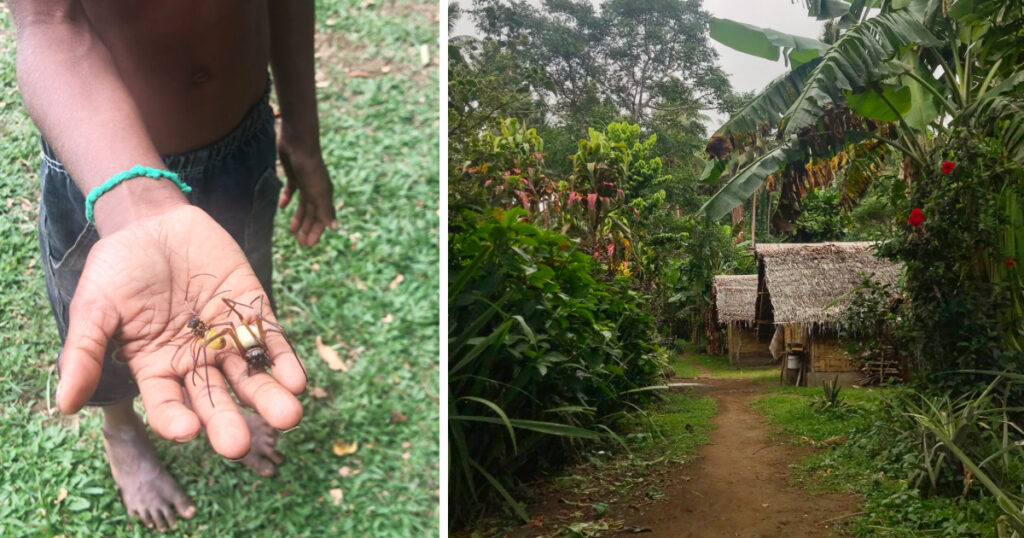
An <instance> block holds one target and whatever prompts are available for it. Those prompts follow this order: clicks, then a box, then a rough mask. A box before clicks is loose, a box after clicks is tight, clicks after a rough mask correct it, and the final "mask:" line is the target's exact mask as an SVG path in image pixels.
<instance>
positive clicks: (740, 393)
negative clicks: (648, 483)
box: [630, 377, 857, 537]
mask: <svg viewBox="0 0 1024 538" xmlns="http://www.w3.org/2000/svg"><path fill="white" fill-rule="evenodd" d="M678 381H684V380H678ZM698 381H699V382H700V383H701V384H705V385H706V386H705V387H704V388H703V389H702V390H703V391H704V392H705V393H706V394H707V395H709V396H713V397H714V398H716V399H717V400H718V414H717V415H715V418H714V422H715V424H716V425H717V429H716V430H714V431H712V432H711V435H710V438H711V442H710V443H709V444H708V445H705V446H704V447H702V448H701V450H700V452H699V454H698V456H697V459H695V460H694V461H693V462H691V463H690V464H688V465H685V466H683V467H681V468H680V469H679V472H678V480H677V481H675V482H674V484H672V485H671V486H669V487H668V488H667V489H666V490H665V500H664V501H663V502H659V503H656V504H654V505H651V506H650V507H649V509H648V510H645V511H644V513H643V514H640V515H639V516H638V517H634V518H630V519H631V521H630V523H631V524H632V525H636V526H637V527H641V528H643V527H646V528H649V529H651V531H652V532H653V534H645V536H671V537H689V536H693V537H698V536H699V537H719V536H722V537H725V536H743V537H754V536H766V537H767V536H787V537H788V536H794V537H795V536H800V537H805V536H807V537H814V536H835V535H836V534H835V533H834V532H833V527H834V525H835V524H836V523H837V521H838V520H839V519H843V516H848V515H851V514H853V513H854V512H856V511H857V500H856V498H855V497H854V496H852V495H844V494H828V495H824V494H818V495H811V494H809V493H807V492H806V491H803V490H801V489H799V488H796V487H793V486H790V485H789V464H791V463H796V462H798V461H800V459H801V458H803V457H804V456H806V455H807V454H809V453H810V449H807V448H801V447H797V446H793V445H789V444H781V443H777V442H771V441H769V439H768V434H769V426H768V425H767V424H765V423H764V420H765V419H764V417H763V416H762V415H760V414H759V413H757V412H756V411H754V410H753V409H751V408H750V407H748V406H747V403H748V402H749V401H751V400H752V399H754V398H755V397H757V396H758V395H760V394H763V390H762V389H760V388H759V387H758V386H757V385H756V384H754V383H752V382H750V381H747V380H742V379H736V380H732V379H710V378H706V377H701V378H700V379H699V380H698Z"/></svg>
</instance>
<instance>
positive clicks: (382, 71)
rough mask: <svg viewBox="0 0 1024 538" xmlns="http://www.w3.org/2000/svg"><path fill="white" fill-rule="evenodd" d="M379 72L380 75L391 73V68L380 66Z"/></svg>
mask: <svg viewBox="0 0 1024 538" xmlns="http://www.w3.org/2000/svg"><path fill="white" fill-rule="evenodd" d="M380 71H381V73H390V72H391V66H390V65H382V66H380Z"/></svg>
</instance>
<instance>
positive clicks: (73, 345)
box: [56, 279, 118, 414]
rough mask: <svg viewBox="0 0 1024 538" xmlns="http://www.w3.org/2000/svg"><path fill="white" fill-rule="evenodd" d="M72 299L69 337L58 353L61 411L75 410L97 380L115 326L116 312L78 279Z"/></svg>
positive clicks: (58, 392) (116, 320)
mask: <svg viewBox="0 0 1024 538" xmlns="http://www.w3.org/2000/svg"><path fill="white" fill-rule="evenodd" d="M79 284H80V285H79V286H78V290H77V292H76V293H75V297H74V298H73V299H72V300H71V309H70V315H69V316H68V317H69V327H68V336H67V339H66V340H65V341H64V349H63V350H62V351H61V354H60V359H59V363H60V381H59V382H58V383H57V398H56V399H57V408H58V409H60V411H61V412H62V413H65V414H72V413H76V412H78V410H79V409H81V408H82V406H83V405H85V402H87V401H88V400H89V398H90V397H91V396H92V394H93V392H95V391H96V386H97V385H98V384H99V382H100V374H101V373H102V370H103V356H104V355H105V354H106V351H107V343H108V342H109V341H110V339H111V338H112V337H113V336H114V332H115V331H116V330H117V326H118V314H117V312H116V311H115V310H114V309H113V307H112V306H111V305H110V304H109V303H107V302H106V301H105V300H103V298H102V297H100V296H99V294H98V291H97V290H95V289H92V288H91V286H88V285H87V282H86V280H85V279H82V280H81V281H80V282H79Z"/></svg>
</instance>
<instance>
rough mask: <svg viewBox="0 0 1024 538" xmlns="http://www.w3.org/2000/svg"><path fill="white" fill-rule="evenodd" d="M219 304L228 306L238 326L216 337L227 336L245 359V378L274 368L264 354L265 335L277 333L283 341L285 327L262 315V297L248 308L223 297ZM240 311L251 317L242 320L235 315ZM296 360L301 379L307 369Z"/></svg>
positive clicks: (231, 327) (247, 305) (296, 358)
mask: <svg viewBox="0 0 1024 538" xmlns="http://www.w3.org/2000/svg"><path fill="white" fill-rule="evenodd" d="M221 300H222V301H224V304H226V305H227V307H228V309H230V310H231V312H233V313H234V314H235V315H236V316H238V321H239V322H240V324H239V325H234V326H231V325H229V326H228V327H226V328H225V329H223V330H222V331H220V332H219V333H217V334H218V335H225V336H229V337H230V338H231V340H232V341H233V342H234V344H235V349H237V350H238V352H239V353H240V354H241V355H242V358H243V359H245V374H246V375H247V376H251V375H252V371H253V370H257V371H258V370H261V369H263V370H265V369H266V368H269V367H272V366H274V359H273V357H271V356H270V352H269V351H268V350H267V333H268V332H276V333H278V334H280V335H281V337H282V338H285V334H284V327H281V326H280V325H278V324H277V323H275V322H273V321H270V320H269V319H267V317H266V316H264V315H263V296H262V295H259V296H257V297H256V298H255V299H253V300H252V301H251V302H250V303H249V304H243V303H239V302H238V301H234V300H232V299H228V298H227V297H222V298H221ZM256 302H259V306H258V307H256V306H253V304H254V303H256ZM239 307H244V308H248V309H250V310H253V311H254V313H253V315H251V316H249V317H245V316H243V315H242V313H241V312H239V311H238V308H239ZM287 341H288V340H287V338H285V342H287ZM289 345H291V344H289ZM295 360H296V362H298V363H299V368H301V369H302V375H303V376H305V375H306V368H305V367H304V366H303V365H302V361H300V360H299V357H298V356H297V355H296V357H295Z"/></svg>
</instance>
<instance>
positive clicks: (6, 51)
mask: <svg viewBox="0 0 1024 538" xmlns="http://www.w3.org/2000/svg"><path fill="white" fill-rule="evenodd" d="M436 10H437V6H436V4H435V5H434V6H432V7H431V6H427V5H424V4H419V3H415V2H409V1H405V0H398V1H396V2H394V3H388V4H384V3H380V2H378V3H371V4H367V3H363V2H359V1H357V0H329V1H324V2H318V3H317V21H318V22H317V29H318V36H317V38H318V43H324V44H330V45H329V46H325V47H324V48H323V49H319V52H318V54H319V56H318V62H317V63H318V67H319V71H320V74H321V75H322V77H323V80H327V81H330V84H328V85H326V86H324V87H321V88H318V99H319V103H320V118H321V123H322V143H323V151H324V158H325V161H326V163H327V166H328V169H329V170H330V172H331V174H332V179H333V180H334V188H335V193H336V196H337V197H338V202H339V208H340V209H339V211H338V222H339V225H340V230H339V231H338V232H336V233H327V234H325V235H324V237H323V238H322V239H321V242H320V244H318V245H317V246H315V247H313V248H307V249H301V248H300V247H299V246H298V244H297V242H296V241H295V239H294V238H293V237H292V236H291V234H289V233H288V222H289V220H290V219H291V218H292V216H293V214H294V210H295V205H294V204H293V205H292V206H291V208H290V209H288V210H285V211H282V212H280V214H279V215H278V217H277V219H276V229H275V236H274V264H275V273H274V289H275V291H276V293H277V297H276V300H277V303H278V307H279V309H278V311H277V315H278V319H279V320H281V323H282V324H283V325H284V326H285V327H287V329H288V332H289V336H290V339H291V342H292V344H293V345H294V347H295V349H296V351H297V352H298V354H299V356H300V357H302V359H303V360H304V361H305V364H306V370H307V372H308V374H309V387H310V389H309V390H307V392H306V393H305V394H304V395H302V396H300V397H299V398H300V401H301V402H302V405H303V409H304V416H303V419H302V423H301V424H300V425H299V427H297V428H295V429H294V430H292V431H289V432H286V433H283V434H282V436H281V440H280V443H279V444H278V450H279V451H280V453H281V454H282V455H283V456H284V463H283V464H282V465H281V466H280V467H278V475H277V476H275V477H272V478H262V477H260V476H259V475H257V474H256V472H255V471H253V470H251V469H249V468H247V467H244V466H242V465H241V464H239V463H237V462H230V461H226V460H224V459H223V458H221V457H219V456H217V455H216V454H215V453H214V452H213V451H212V449H211V448H210V445H209V442H208V441H207V440H205V439H204V438H202V437H200V438H199V439H196V440H194V441H192V442H189V443H186V444H178V443H175V442H172V441H166V440H161V439H157V440H155V444H156V447H157V452H158V454H159V456H160V458H161V459H162V460H163V461H164V462H166V464H167V465H168V468H169V470H170V472H171V474H172V475H173V476H174V477H175V478H177V479H178V480H179V482H180V483H181V485H182V488H183V489H184V490H185V492H186V493H188V494H189V495H190V496H191V497H192V498H193V499H194V501H195V503H196V508H197V511H196V516H195V518H193V519H192V520H189V521H180V520H179V525H178V529H177V530H176V531H175V532H172V533H168V535H169V536H310V535H320V536H325V535H326V536H430V535H436V534H437V533H438V502H439V500H438V488H439V487H440V485H439V484H440V478H439V476H438V473H439V467H438V460H439V457H440V455H439V446H438V445H439V438H438V434H439V432H438V410H439V407H438V402H437V398H438V394H439V393H440V387H439V385H438V362H437V356H438V328H437V327H438V293H437V289H438V280H439V276H438V267H437V266H438V251H437V242H438V239H439V237H438V231H437V227H438V224H439V222H438V221H439V219H438V216H437V211H438V199H437V197H438V177H437V169H438V150H439V148H438V134H437V127H436V122H437V119H438V118H437V99H438V90H437V88H438V69H437V68H436V67H430V66H428V67H426V68H424V67H423V66H422V65H421V60H420V56H419V54H418V52H417V49H418V47H419V46H420V45H421V44H427V45H428V46H429V44H431V43H436V42H437V38H438V32H437V30H438V28H437V24H436V22H432V21H431V18H430V17H428V16H425V15H424V14H423V13H424V12H425V13H428V14H429V13H432V12H436ZM342 28H343V29H344V30H341V29H342ZM0 36H2V39H0V95H2V96H3V97H2V98H0V137H2V139H3V149H2V150H0V200H4V201H6V203H3V204H0V232H2V233H3V237H4V240H3V255H2V256H0V288H2V289H3V292H2V293H0V306H2V308H3V311H4V313H5V314H4V316H3V318H2V320H0V343H2V347H3V349H4V351H5V358H4V360H3V361H2V362H0V379H2V381H3V389H2V390H0V438H2V439H3V440H4V452H3V455H2V456H0V535H3V536H33V537H35V536H56V535H64V536H146V535H149V532H148V531H147V530H146V529H145V527H143V526H142V525H140V524H139V523H138V520H133V518H131V517H129V515H128V514H127V513H126V511H125V509H124V506H123V505H122V504H121V500H120V494H119V493H118V491H117V488H116V486H115V484H114V481H113V479H112V478H111V475H110V469H109V467H108V465H107V463H106V461H105V460H104V455H103V443H102V439H101V438H100V433H99V429H100V424H101V422H102V414H101V413H100V412H99V411H97V410H95V409H93V410H88V409H87V410H85V411H82V412H80V413H79V414H78V415H75V416H70V417H62V416H61V415H60V413H59V412H58V411H57V410H56V409H55V408H54V406H53V399H52V394H53V390H54V389H55V387H56V379H57V377H56V372H55V369H54V363H55V359H56V356H57V352H58V350H59V348H60V342H59V339H58V337H57V331H56V325H55V323H54V321H53V318H52V317H51V314H50V307H49V304H48V303H47V299H46V291H45V289H44V283H43V274H42V270H41V266H40V264H39V263H38V259H39V255H40V254H39V245H38V241H37V239H36V216H37V205H36V204H37V202H36V201H37V200H38V197H39V187H38V185H39V183H38V181H37V180H36V179H35V175H36V173H37V171H38V166H39V141H38V137H37V133H36V131H35V129H34V127H33V126H32V123H31V121H30V120H29V119H28V117H27V115H26V114H25V112H24V110H23V108H22V106H21V99H20V97H19V94H18V91H17V88H16V85H15V72H14V43H15V41H14V35H13V29H12V28H11V27H10V17H9V16H8V15H7V10H6V9H3V10H0ZM341 44H348V45H345V46H344V48H343V47H342V46H341ZM335 45H337V48H335ZM435 54H436V52H435ZM381 56H384V57H387V58H391V59H393V63H390V64H389V65H390V66H391V71H390V73H387V74H381V75H380V76H377V77H375V78H356V77H351V76H349V75H348V74H347V73H348V70H349V69H351V68H353V67H356V68H360V67H361V66H362V65H363V64H364V63H365V65H379V64H375V62H377V61H378V58H380V57H381ZM366 69H367V70H369V69H370V68H366ZM373 69H376V68H373ZM398 118H400V119H401V121H396V119H398ZM342 201H343V202H344V205H343V206H342V205H340V203H341V202H342ZM397 275H402V276H403V279H402V280H401V283H400V284H399V285H390V284H392V283H394V282H395V281H396V277H397ZM382 319H387V320H388V321H390V323H388V322H382V321H381V320H382ZM318 336H319V337H321V338H322V339H323V341H324V342H325V343H326V344H327V345H330V346H333V347H336V348H337V349H338V350H339V351H340V352H341V353H342V356H343V358H344V359H345V360H349V359H351V360H352V362H351V363H350V366H351V368H350V369H349V370H348V371H347V372H344V373H343V372H339V371H334V370H330V369H328V368H327V366H326V364H325V363H324V362H323V361H322V360H321V359H320V358H319V357H318V356H317V351H316V347H315V344H314V342H315V339H316V338H317V337H318ZM314 387H315V388H314ZM335 440H343V441H347V442H359V445H360V448H359V450H358V451H357V452H356V453H355V454H351V455H348V456H345V457H338V456H336V455H335V454H334V453H333V452H332V442H333V441H335ZM342 468H345V469H346V472H345V474H343V475H342V474H339V469H342ZM62 488H66V490H67V497H65V498H63V499H62V500H61V499H60V496H61V493H60V492H61V489H62ZM332 489H338V490H339V491H341V492H342V493H343V498H341V499H339V500H338V501H336V502H334V497H332V495H331V493H330V491H331V490H332Z"/></svg>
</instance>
